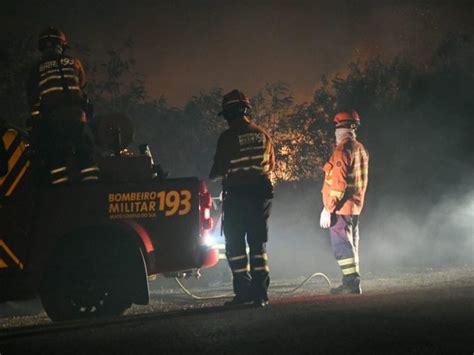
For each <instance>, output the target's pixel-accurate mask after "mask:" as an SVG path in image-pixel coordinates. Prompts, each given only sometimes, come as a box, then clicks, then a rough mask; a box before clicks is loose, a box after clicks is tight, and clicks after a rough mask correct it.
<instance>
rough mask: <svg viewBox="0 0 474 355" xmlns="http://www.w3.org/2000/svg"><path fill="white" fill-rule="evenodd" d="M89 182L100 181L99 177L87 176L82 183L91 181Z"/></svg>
mask: <svg viewBox="0 0 474 355" xmlns="http://www.w3.org/2000/svg"><path fill="white" fill-rule="evenodd" d="M89 180H99V177H98V176H86V177H84V178H82V180H81V181H89Z"/></svg>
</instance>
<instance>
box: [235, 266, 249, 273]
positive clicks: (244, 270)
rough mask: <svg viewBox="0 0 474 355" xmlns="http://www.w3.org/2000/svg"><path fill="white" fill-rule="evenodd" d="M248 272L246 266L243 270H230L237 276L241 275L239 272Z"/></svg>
mask: <svg viewBox="0 0 474 355" xmlns="http://www.w3.org/2000/svg"><path fill="white" fill-rule="evenodd" d="M249 271H250V268H249V267H248V266H247V267H245V268H242V269H235V270H232V272H233V273H235V274H238V273H241V272H249Z"/></svg>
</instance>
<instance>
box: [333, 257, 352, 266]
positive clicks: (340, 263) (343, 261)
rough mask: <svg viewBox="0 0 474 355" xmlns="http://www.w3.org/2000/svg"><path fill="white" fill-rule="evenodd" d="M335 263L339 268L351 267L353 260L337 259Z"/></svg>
mask: <svg viewBox="0 0 474 355" xmlns="http://www.w3.org/2000/svg"><path fill="white" fill-rule="evenodd" d="M337 263H338V264H339V266H345V265H351V264H354V263H355V258H346V259H339V260H338V261H337Z"/></svg>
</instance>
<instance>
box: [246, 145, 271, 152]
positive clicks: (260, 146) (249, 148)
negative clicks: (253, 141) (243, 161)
mask: <svg viewBox="0 0 474 355" xmlns="http://www.w3.org/2000/svg"><path fill="white" fill-rule="evenodd" d="M261 149H265V146H264V145H259V146H257V147H245V148H240V151H241V152H247V151H249V150H261Z"/></svg>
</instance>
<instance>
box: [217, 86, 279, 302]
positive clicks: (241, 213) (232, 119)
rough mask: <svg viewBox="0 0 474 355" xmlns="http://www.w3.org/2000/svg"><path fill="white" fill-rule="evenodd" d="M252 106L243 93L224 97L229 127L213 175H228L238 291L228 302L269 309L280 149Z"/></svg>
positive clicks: (227, 224)
mask: <svg viewBox="0 0 474 355" xmlns="http://www.w3.org/2000/svg"><path fill="white" fill-rule="evenodd" d="M249 110H250V101H249V99H248V98H247V97H246V96H245V95H244V94H243V93H241V92H239V91H238V90H233V91H231V92H230V93H228V94H227V95H224V98H223V102H222V112H220V113H219V115H222V116H223V117H224V118H225V119H226V120H227V122H228V124H229V129H228V130H226V131H225V132H223V133H222V134H221V136H220V137H219V140H218V143H217V150H216V153H215V156H214V165H213V166H212V169H211V173H210V175H209V177H210V179H213V180H216V179H218V178H222V179H223V182H222V186H223V191H224V234H225V239H226V255H227V260H228V262H229V266H230V268H231V270H232V275H233V287H234V293H235V297H234V298H233V299H232V301H229V302H226V303H225V305H226V306H232V305H240V304H247V303H248V304H251V303H253V304H254V305H255V306H257V307H264V306H266V305H267V304H268V296H267V290H268V286H269V284H270V277H269V268H268V257H267V253H266V242H267V240H268V226H267V221H268V218H269V216H270V208H271V199H272V198H273V186H272V182H271V179H270V174H271V172H272V170H273V168H274V166H275V153H274V150H273V145H272V141H271V138H270V136H269V135H268V133H266V132H265V131H264V130H263V129H262V128H260V127H259V126H257V125H256V124H255V123H253V122H251V121H250V118H249ZM246 241H247V243H248V246H249V249H250V255H247V250H246V247H247V244H246ZM249 259H250V260H249ZM249 261H250V263H249ZM249 264H250V265H249Z"/></svg>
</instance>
